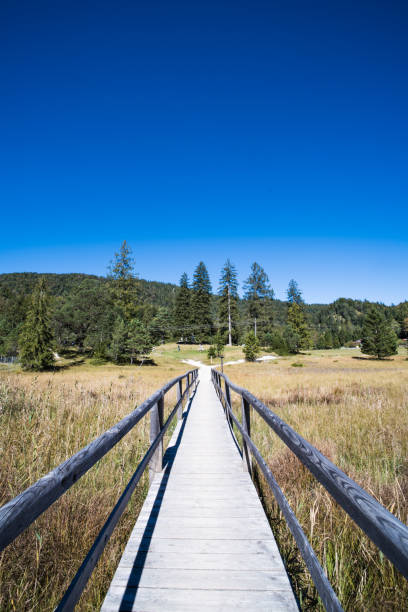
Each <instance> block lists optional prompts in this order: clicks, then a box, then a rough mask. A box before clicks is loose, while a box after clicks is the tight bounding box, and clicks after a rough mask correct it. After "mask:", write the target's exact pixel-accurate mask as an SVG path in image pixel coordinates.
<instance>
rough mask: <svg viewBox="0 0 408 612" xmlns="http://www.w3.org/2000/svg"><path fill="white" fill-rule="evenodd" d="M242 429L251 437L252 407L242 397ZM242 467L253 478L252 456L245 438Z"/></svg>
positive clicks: (243, 440) (243, 441)
mask: <svg viewBox="0 0 408 612" xmlns="http://www.w3.org/2000/svg"><path fill="white" fill-rule="evenodd" d="M241 410H242V429H243V430H244V431H245V433H246V434H248V436H251V405H250V403H249V402H248V401H247V400H246V399H245V398H244V397H243V396H241ZM242 466H243V468H244V470H247V471H248V472H249V473H250V475H251V476H252V455H251V451H250V450H249V448H248V445H247V443H246V441H245V439H244V438H242Z"/></svg>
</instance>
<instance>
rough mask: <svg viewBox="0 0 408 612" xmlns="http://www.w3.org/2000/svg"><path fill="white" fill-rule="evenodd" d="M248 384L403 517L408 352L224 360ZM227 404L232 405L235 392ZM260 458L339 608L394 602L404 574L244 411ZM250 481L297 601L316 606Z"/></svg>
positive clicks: (280, 527)
mask: <svg viewBox="0 0 408 612" xmlns="http://www.w3.org/2000/svg"><path fill="white" fill-rule="evenodd" d="M225 373H226V374H227V376H229V377H230V379H231V380H232V381H233V382H236V383H237V384H239V385H240V386H243V387H245V388H247V389H249V390H250V391H251V392H252V393H253V394H254V395H256V396H257V397H258V398H259V399H260V400H262V401H263V402H264V403H265V404H266V405H267V406H268V407H269V408H270V409H271V410H272V411H273V412H275V413H276V414H278V415H279V416H280V417H281V418H282V419H284V420H285V421H286V422H287V423H289V424H290V425H291V426H292V427H293V428H294V429H295V430H296V431H297V432H299V433H300V434H301V435H302V436H303V437H304V438H306V439H307V440H308V441H309V442H311V443H312V444H314V445H315V446H316V447H317V448H318V449H319V450H320V451H321V452H322V453H323V454H324V455H325V456H326V457H328V458H329V459H330V460H331V461H333V463H335V464H336V465H338V466H339V467H340V468H341V469H342V470H343V471H344V472H346V474H348V475H349V476H350V477H351V478H353V479H354V480H355V481H356V482H357V483H358V484H359V485H360V486H362V487H363V488H364V489H366V490H367V491H368V492H369V493H370V494H371V495H373V496H374V497H375V498H376V499H377V500H378V501H379V502H380V503H382V504H383V505H384V506H385V507H386V508H387V509H388V510H390V511H391V512H392V513H394V514H395V515H396V516H397V517H398V518H399V519H400V520H401V521H402V522H403V523H407V522H408V452H407V451H408V420H407V414H408V361H407V357H406V354H405V351H404V350H402V351H401V354H400V355H398V356H395V357H393V358H392V359H389V360H384V361H378V360H375V359H374V360H373V359H368V358H365V357H363V356H362V355H361V354H360V351H358V350H355V349H340V350H337V351H334V350H331V351H313V352H312V353H311V354H308V355H297V356H296V357H293V356H290V357H285V358H279V359H278V360H276V361H273V362H267V363H254V364H244V365H234V366H227V367H226V368H225ZM234 395H235V394H233V403H234V411H235V412H236V414H237V416H238V415H239V413H240V404H239V402H238V396H235V398H234ZM251 426H252V431H251V435H252V437H253V439H254V441H255V443H256V445H257V446H258V448H259V449H260V450H261V452H262V454H263V456H264V457H265V459H267V461H268V464H269V466H270V468H271V469H272V472H273V473H274V475H275V478H276V479H277V481H278V483H279V485H280V486H281V488H282V489H283V491H284V493H285V495H286V496H287V498H288V500H289V502H290V504H291V506H292V508H293V510H294V511H295V514H296V516H297V517H298V519H299V521H300V523H301V525H302V527H303V529H304V531H305V532H306V534H307V536H308V538H309V540H310V542H311V543H312V545H313V547H314V549H315V551H316V552H317V554H318V557H319V559H320V562H321V563H322V565H323V567H324V568H325V570H326V572H327V575H328V576H329V579H330V581H331V583H332V585H333V587H334V589H335V591H336V593H337V594H338V596H339V598H340V601H341V603H342V605H343V607H344V609H346V610H379V609H382V610H402V609H406V603H407V601H408V583H407V581H406V580H405V579H404V578H403V577H402V576H401V575H400V574H399V573H398V571H397V570H395V569H394V568H393V566H392V565H391V563H389V562H388V561H387V559H386V558H384V555H383V554H382V553H380V552H379V551H378V549H377V548H376V547H375V546H374V545H373V544H372V543H371V542H370V541H369V539H368V538H367V537H366V536H365V535H364V534H363V532H362V531H361V530H360V529H359V528H358V527H356V526H355V525H354V523H353V522H352V520H351V519H350V518H349V517H348V515H347V514H346V513H345V512H344V511H343V510H342V509H341V508H340V507H339V506H338V505H337V504H336V503H335V502H334V501H333V500H332V498H331V497H330V495H329V494H328V493H327V492H326V491H325V489H324V488H323V487H322V486H321V485H320V484H319V483H318V482H317V481H316V480H315V479H314V477H313V476H312V475H311V474H310V472H309V471H308V470H307V469H306V468H305V467H303V465H302V464H301V462H300V461H299V460H298V459H297V458H296V457H295V456H294V455H293V453H291V451H289V450H288V449H287V447H286V446H285V445H284V444H283V442H281V441H280V439H279V438H278V437H277V436H276V434H274V432H273V431H271V430H270V429H269V428H268V427H267V426H266V425H265V423H264V422H263V421H262V419H261V418H260V417H259V416H258V415H257V414H256V413H254V411H252V424H251ZM256 477H257V480H258V487H259V491H260V494H261V496H262V499H263V504H264V507H265V508H266V510H267V514H268V516H269V519H270V522H271V525H272V528H273V530H274V533H275V537H276V538H277V540H278V544H279V547H280V550H281V553H282V554H283V556H284V559H285V562H286V564H287V568H288V571H289V573H290V575H291V578H292V582H293V584H294V587H295V590H296V592H297V594H298V597H299V599H300V600H301V602H302V607H303V608H304V609H324V608H323V607H322V605H321V603H320V602H319V600H318V598H317V594H316V591H315V589H314V587H313V585H312V583H311V580H310V577H309V575H308V572H307V570H306V569H305V566H304V563H303V561H302V559H301V557H300V554H299V553H298V551H297V548H296V545H295V543H294V540H293V538H292V536H291V534H290V532H289V530H288V528H287V527H286V523H285V521H284V520H283V519H282V516H281V513H280V511H279V508H278V507H277V504H276V502H275V501H274V499H273V497H272V495H271V493H270V490H269V488H268V486H267V485H266V483H265V481H264V479H263V477H262V476H261V475H260V474H259V472H258V471H256Z"/></svg>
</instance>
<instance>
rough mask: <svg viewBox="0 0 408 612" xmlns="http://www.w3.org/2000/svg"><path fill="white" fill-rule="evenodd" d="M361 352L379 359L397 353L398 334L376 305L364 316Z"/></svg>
mask: <svg viewBox="0 0 408 612" xmlns="http://www.w3.org/2000/svg"><path fill="white" fill-rule="evenodd" d="M361 352H362V353H365V354H366V355H375V356H376V357H377V358H378V359H384V357H389V356H390V355H396V353H397V336H396V335H395V333H394V331H393V329H392V326H391V324H390V323H388V322H387V320H386V318H385V316H384V314H383V313H382V312H381V311H380V310H379V309H378V308H375V307H374V306H372V307H371V308H370V309H369V310H368V312H367V314H366V316H365V318H364V324H363V335H362V343H361Z"/></svg>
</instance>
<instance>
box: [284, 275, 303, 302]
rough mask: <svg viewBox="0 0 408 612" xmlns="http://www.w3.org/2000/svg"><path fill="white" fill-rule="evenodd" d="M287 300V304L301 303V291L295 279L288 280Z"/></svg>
mask: <svg viewBox="0 0 408 612" xmlns="http://www.w3.org/2000/svg"><path fill="white" fill-rule="evenodd" d="M286 293H287V296H288V302H289V304H293V303H295V304H299V305H300V304H303V298H302V292H301V290H300V289H299V286H298V284H297V282H296V281H295V280H293V278H292V280H290V281H289V285H288V290H287V292H286Z"/></svg>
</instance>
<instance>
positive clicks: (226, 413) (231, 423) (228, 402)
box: [224, 379, 234, 428]
mask: <svg viewBox="0 0 408 612" xmlns="http://www.w3.org/2000/svg"><path fill="white" fill-rule="evenodd" d="M224 382H225V397H226V398H227V406H225V415H226V417H227V419H228V422H229V424H230V425H231V428H232V427H233V425H234V421H233V420H232V418H231V416H230V413H229V412H228V407H230V408H231V410H232V405H231V394H230V388H229V384H228V383H227V381H226V380H225V379H224Z"/></svg>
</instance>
